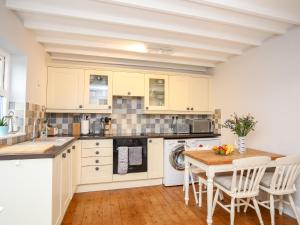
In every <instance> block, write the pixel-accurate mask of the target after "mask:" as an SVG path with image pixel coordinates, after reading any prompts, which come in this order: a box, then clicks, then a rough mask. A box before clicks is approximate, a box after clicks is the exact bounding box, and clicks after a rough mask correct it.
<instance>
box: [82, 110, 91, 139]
mask: <svg viewBox="0 0 300 225" xmlns="http://www.w3.org/2000/svg"><path fill="white" fill-rule="evenodd" d="M80 133H81V134H83V135H87V134H89V133H90V120H89V117H88V116H87V115H83V116H82V119H81V121H80Z"/></svg>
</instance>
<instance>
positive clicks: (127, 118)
mask: <svg viewBox="0 0 300 225" xmlns="http://www.w3.org/2000/svg"><path fill="white" fill-rule="evenodd" d="M143 104H144V102H143V98H141V97H114V98H113V111H112V114H85V115H88V116H89V118H90V122H91V123H92V122H93V121H95V120H96V119H99V118H102V117H106V116H107V117H110V118H111V119H112V130H113V134H124V133H125V134H139V133H172V130H171V123H172V117H174V116H177V117H178V120H177V122H178V123H187V120H188V119H200V118H210V119H213V120H214V121H215V128H216V129H215V132H216V133H220V131H221V130H220V129H221V125H220V124H219V123H220V120H221V111H220V110H216V111H215V114H213V115H149V114H144V110H143V108H144V105H143ZM78 115H79V114H73V113H47V115H46V117H47V118H48V122H49V124H51V125H52V126H56V127H57V128H58V131H59V134H72V123H73V122H74V117H78ZM79 116H80V115H79Z"/></svg>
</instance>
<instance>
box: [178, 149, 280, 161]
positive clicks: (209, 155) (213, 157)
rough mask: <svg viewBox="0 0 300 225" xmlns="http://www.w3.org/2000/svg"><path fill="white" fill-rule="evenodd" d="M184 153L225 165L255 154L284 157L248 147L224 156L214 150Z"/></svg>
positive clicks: (200, 159) (272, 157) (196, 158)
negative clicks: (243, 150)
mask: <svg viewBox="0 0 300 225" xmlns="http://www.w3.org/2000/svg"><path fill="white" fill-rule="evenodd" d="M184 155H186V156H188V157H191V158H193V159H195V160H198V161H200V162H202V163H204V164H206V165H223V164H232V161H233V160H235V159H241V158H247V157H254V156H270V157H271V159H272V160H275V159H277V158H280V157H283V155H279V154H275V153H271V152H265V151H261V150H256V149H247V150H246V152H245V153H243V154H240V153H239V151H238V150H235V151H234V153H233V154H232V155H229V156H224V155H217V154H216V153H215V152H214V151H213V150H207V151H185V152H184Z"/></svg>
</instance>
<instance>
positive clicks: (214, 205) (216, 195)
mask: <svg viewBox="0 0 300 225" xmlns="http://www.w3.org/2000/svg"><path fill="white" fill-rule="evenodd" d="M219 193H220V189H219V188H217V190H216V193H215V197H214V201H213V207H212V215H214V211H215V208H216V205H217V201H218V197H219Z"/></svg>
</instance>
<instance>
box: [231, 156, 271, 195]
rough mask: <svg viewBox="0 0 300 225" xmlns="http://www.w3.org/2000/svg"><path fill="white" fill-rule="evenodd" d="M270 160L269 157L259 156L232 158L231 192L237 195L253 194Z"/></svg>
mask: <svg viewBox="0 0 300 225" xmlns="http://www.w3.org/2000/svg"><path fill="white" fill-rule="evenodd" d="M270 161H271V158H270V157H266V156H259V157H249V158H243V159H236V160H233V167H234V170H233V176H232V183H231V192H232V193H233V194H235V195H239V196H245V197H247V196H255V195H257V194H258V191H259V183H260V181H261V179H262V178H263V175H264V173H265V170H266V168H267V166H268V164H269V162H270Z"/></svg>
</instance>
